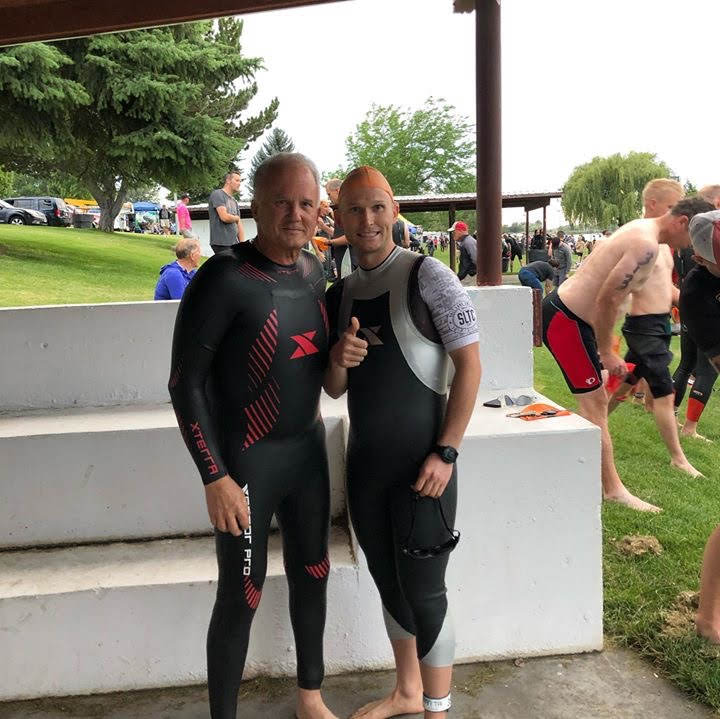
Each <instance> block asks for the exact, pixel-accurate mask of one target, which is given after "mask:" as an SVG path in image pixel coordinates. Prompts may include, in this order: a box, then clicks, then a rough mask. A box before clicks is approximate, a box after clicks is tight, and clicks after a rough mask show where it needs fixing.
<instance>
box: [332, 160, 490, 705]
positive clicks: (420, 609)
mask: <svg viewBox="0 0 720 719" xmlns="http://www.w3.org/2000/svg"><path fill="white" fill-rule="evenodd" d="M338 210H339V213H340V215H341V217H342V221H343V225H344V227H345V233H346V235H347V237H348V240H349V241H350V243H351V244H352V246H353V248H354V249H355V251H356V253H357V257H358V262H359V267H358V269H357V270H356V271H355V272H354V273H353V274H351V275H350V276H349V277H346V278H344V279H343V280H342V281H341V282H339V283H337V284H336V285H335V286H334V287H332V288H331V289H330V290H328V294H327V299H328V316H329V318H330V337H331V339H330V343H331V346H332V349H331V352H330V365H329V368H328V371H327V373H326V377H325V383H324V386H325V389H326V391H327V392H328V394H330V395H331V396H332V397H339V396H340V395H342V394H343V393H344V392H345V391H346V390H347V392H348V410H349V414H350V437H349V442H348V457H347V485H348V505H349V509H350V516H351V519H352V523H353V527H354V529H355V533H356V535H357V538H358V541H359V543H360V546H361V547H362V549H363V551H364V553H365V555H366V557H367V562H368V567H369V569H370V572H371V574H372V576H373V579H374V580H375V583H376V585H377V587H378V590H379V591H380V596H381V599H382V603H383V610H384V615H385V623H386V627H387V630H388V634H389V635H390V640H391V642H392V647H393V652H394V654H395V662H396V666H397V684H396V688H395V691H394V692H393V693H392V695H391V696H389V697H387V698H385V699H382V700H380V701H378V702H374V703H373V704H370V705H368V706H366V707H363V708H362V709H360V710H358V711H357V712H356V713H355V714H354V715H353V716H354V717H356V718H359V717H362V718H363V719H386V718H387V717H393V716H397V715H400V714H414V713H416V712H421V711H423V708H424V710H425V717H426V718H429V717H444V716H446V715H447V710H448V709H449V707H450V685H451V679H452V663H453V658H454V648H455V641H454V634H453V628H452V622H451V620H450V618H449V616H448V614H447V597H446V588H445V568H446V566H447V561H448V552H449V551H450V549H451V548H452V547H453V546H454V544H455V543H456V542H457V538H456V537H454V536H453V533H452V531H451V528H452V526H453V522H454V518H455V505H456V492H457V477H456V473H455V464H454V462H455V459H456V457H457V448H458V447H459V445H460V441H461V440H462V437H463V434H464V432H465V428H466V426H467V423H468V421H469V419H470V416H471V414H472V410H473V407H474V405H475V397H476V394H477V389H478V385H479V382H480V358H479V355H478V335H477V326H476V318H475V309H474V307H473V305H472V302H471V301H470V299H469V297H468V295H467V292H466V291H465V290H464V288H463V287H462V286H461V285H460V282H459V280H458V279H457V277H455V275H454V274H453V273H452V272H451V271H450V270H449V269H448V268H447V267H446V266H445V265H443V264H442V263H441V262H439V261H438V260H435V259H433V258H430V257H424V256H420V257H418V256H417V255H416V254H415V253H413V252H410V251H409V250H406V249H403V248H401V247H397V246H395V244H394V243H393V238H392V226H393V222H394V221H395V220H396V218H397V213H398V206H397V203H395V201H394V199H393V193H392V189H391V188H390V185H389V184H388V182H387V180H386V179H385V178H384V177H383V176H382V175H381V174H380V173H379V172H378V171H377V170H375V169H374V168H371V167H360V168H357V169H356V170H353V172H351V173H350V174H349V175H348V176H347V178H346V179H345V182H344V183H343V185H342V187H341V189H340V197H339V208H338ZM448 354H449V355H450V358H451V359H452V361H453V364H454V365H455V378H454V380H453V384H452V388H451V390H450V398H449V400H448V401H447V404H446V393H447V374H446V372H447V358H448ZM418 660H419V661H418Z"/></svg>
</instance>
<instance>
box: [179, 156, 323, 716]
mask: <svg viewBox="0 0 720 719" xmlns="http://www.w3.org/2000/svg"><path fill="white" fill-rule="evenodd" d="M319 201H320V188H319V183H318V172H317V169H316V168H315V166H314V165H313V163H312V162H311V161H310V160H308V159H307V158H306V157H304V156H303V155H299V154H288V153H281V154H278V155H273V156H272V157H271V158H269V159H268V160H266V161H265V162H264V163H263V164H262V165H260V167H259V168H258V170H257V173H256V174H255V196H254V198H253V201H252V211H253V216H254V218H255V221H256V223H257V228H258V236H257V237H256V238H255V240H254V241H253V242H243V243H240V244H235V245H233V247H232V248H230V249H229V251H228V252H224V253H220V254H218V255H216V256H215V257H212V258H210V259H209V260H208V261H207V262H206V263H205V264H204V265H203V266H202V267H201V268H200V270H198V272H197V274H196V276H195V279H194V280H193V282H192V283H191V285H190V286H189V287H188V289H187V291H186V292H185V295H184V297H183V300H182V302H181V303H180V307H179V309H178V315H177V320H176V324H175V335H174V337H173V352H172V373H171V377H170V383H169V389H170V396H171V398H172V402H173V406H174V408H175V412H176V414H177V418H178V425H179V427H180V431H181V432H182V435H183V438H184V440H185V443H186V444H187V446H188V449H189V450H190V454H191V455H192V457H193V459H194V460H195V463H196V465H197V467H198V470H199V471H200V476H201V477H202V480H203V483H204V485H205V496H206V500H207V506H208V512H209V514H210V520H211V521H212V524H213V526H214V527H215V529H216V535H215V536H216V549H217V558H218V568H219V577H218V588H217V599H216V602H215V608H214V610H213V614H212V619H211V621H210V629H209V631H208V638H207V659H208V689H209V694H210V713H211V716H212V719H234V717H235V716H236V707H237V695H238V689H239V686H240V680H241V678H242V673H243V668H244V665H245V657H246V654H247V648H248V639H249V635H250V624H251V622H252V619H253V616H254V615H255V610H256V609H257V607H258V605H259V603H260V597H261V595H262V588H263V582H264V581H265V574H266V570H267V543H268V532H269V529H270V521H271V519H272V517H273V515H276V516H277V519H278V523H279V525H280V531H281V533H282V536H283V555H284V560H285V573H286V575H287V580H288V587H289V593H290V616H291V620H292V625H293V631H294V633H295V644H296V653H297V665H298V685H299V689H298V697H297V708H296V716H297V718H298V719H336V717H335V715H334V714H333V713H332V712H330V711H329V710H328V709H327V707H326V706H325V705H324V703H323V701H322V698H321V696H320V685H321V683H322V680H323V673H324V665H323V630H324V626H325V595H326V585H327V577H328V572H329V568H330V562H329V558H328V525H329V514H330V512H329V505H330V493H329V481H328V468H327V456H326V450H325V429H324V426H323V423H322V420H321V419H320V414H319V399H320V388H321V385H322V379H323V373H324V371H325V367H326V364H327V314H326V312H325V298H324V291H325V278H324V275H323V272H322V268H321V267H320V263H319V262H318V260H317V259H316V258H315V257H313V256H312V255H311V254H310V253H309V252H306V251H304V250H302V249H301V248H302V247H303V246H304V245H305V244H306V243H307V242H308V241H309V240H310V238H311V237H312V236H313V234H314V232H315V226H316V223H317V220H318V208H319Z"/></svg>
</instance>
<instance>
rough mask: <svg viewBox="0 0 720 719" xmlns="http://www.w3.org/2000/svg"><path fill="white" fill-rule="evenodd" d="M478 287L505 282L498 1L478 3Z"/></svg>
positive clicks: (476, 16)
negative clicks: (503, 273)
mask: <svg viewBox="0 0 720 719" xmlns="http://www.w3.org/2000/svg"><path fill="white" fill-rule="evenodd" d="M475 23H476V24H475V52H476V71H475V82H476V86H477V90H476V96H475V102H476V103H477V200H476V205H475V211H476V213H477V283H478V284H479V285H501V284H502V244H501V242H500V235H501V234H502V185H501V172H502V167H501V156H502V153H501V139H502V111H501V102H502V94H501V91H500V90H501V78H502V76H501V73H500V60H501V56H500V2H499V0H475Z"/></svg>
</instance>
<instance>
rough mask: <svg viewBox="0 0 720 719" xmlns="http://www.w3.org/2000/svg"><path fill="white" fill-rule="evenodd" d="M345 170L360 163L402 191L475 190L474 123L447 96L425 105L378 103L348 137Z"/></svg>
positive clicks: (398, 191)
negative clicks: (449, 101) (376, 170)
mask: <svg viewBox="0 0 720 719" xmlns="http://www.w3.org/2000/svg"><path fill="white" fill-rule="evenodd" d="M345 160H346V166H345V169H344V174H346V173H347V172H348V171H349V170H351V169H352V168H353V167H357V166H358V165H372V166H373V167H376V168H377V169H378V170H380V172H382V173H383V174H384V175H385V177H386V178H387V180H388V182H389V183H390V186H391V187H392V188H393V191H394V192H395V194H397V195H421V194H429V193H446V192H474V190H475V178H474V175H473V170H474V163H475V140H474V126H473V124H472V123H471V122H470V120H469V119H468V118H466V117H464V116H462V115H459V114H458V113H457V111H456V109H455V108H454V107H453V106H452V105H450V104H449V103H447V102H445V100H443V99H439V98H433V97H430V98H428V100H427V101H426V102H425V103H424V106H423V107H422V108H421V109H419V110H409V109H406V108H402V107H400V106H397V105H373V106H372V108H371V109H370V110H369V111H368V113H367V115H366V116H365V119H364V120H363V121H362V122H361V123H360V124H359V125H358V126H357V127H356V128H355V130H354V131H353V133H352V134H351V135H350V136H349V137H348V138H347V139H346V140H345Z"/></svg>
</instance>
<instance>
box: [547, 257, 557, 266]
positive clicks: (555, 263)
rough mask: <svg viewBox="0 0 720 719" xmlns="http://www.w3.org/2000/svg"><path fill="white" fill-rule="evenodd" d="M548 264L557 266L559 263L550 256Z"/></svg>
mask: <svg viewBox="0 0 720 719" xmlns="http://www.w3.org/2000/svg"><path fill="white" fill-rule="evenodd" d="M548 264H549V265H550V267H559V266H560V263H559V262H558V261H557V260H556V259H555V258H554V257H551V258H550V259H549V260H548Z"/></svg>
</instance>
